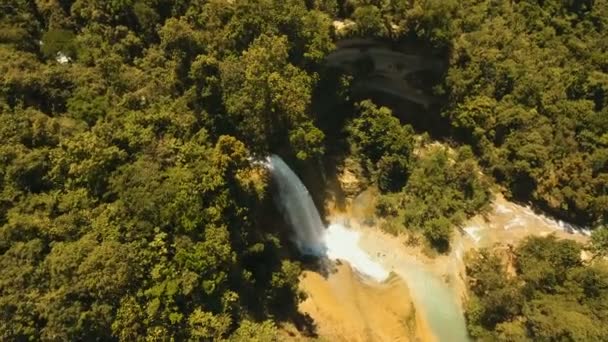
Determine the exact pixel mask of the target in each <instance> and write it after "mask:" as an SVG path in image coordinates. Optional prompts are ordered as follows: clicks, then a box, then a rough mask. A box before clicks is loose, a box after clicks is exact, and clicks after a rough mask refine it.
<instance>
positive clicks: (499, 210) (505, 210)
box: [495, 204, 513, 214]
mask: <svg viewBox="0 0 608 342" xmlns="http://www.w3.org/2000/svg"><path fill="white" fill-rule="evenodd" d="M495 210H496V212H497V213H498V214H509V213H512V212H513V210H511V209H509V208H508V207H507V206H505V205H502V204H496V209H495Z"/></svg>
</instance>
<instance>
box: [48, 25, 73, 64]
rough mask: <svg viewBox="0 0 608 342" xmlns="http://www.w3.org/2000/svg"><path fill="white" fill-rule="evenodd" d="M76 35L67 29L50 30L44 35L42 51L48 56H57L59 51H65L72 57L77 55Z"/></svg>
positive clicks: (65, 53)
mask: <svg viewBox="0 0 608 342" xmlns="http://www.w3.org/2000/svg"><path fill="white" fill-rule="evenodd" d="M75 38H76V35H75V34H74V33H72V32H70V31H66V30H50V31H47V32H45V33H44V34H43V35H42V40H41V42H42V43H41V44H42V47H41V51H42V53H43V54H44V55H45V56H46V57H47V58H55V57H56V56H57V54H58V53H63V54H64V55H65V56H68V57H70V58H75V57H76V52H77V47H76V45H75V42H74V40H75Z"/></svg>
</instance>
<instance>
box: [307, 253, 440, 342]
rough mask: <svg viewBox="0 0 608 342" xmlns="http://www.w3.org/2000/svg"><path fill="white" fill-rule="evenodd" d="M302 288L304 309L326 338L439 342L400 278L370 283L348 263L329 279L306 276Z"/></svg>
mask: <svg viewBox="0 0 608 342" xmlns="http://www.w3.org/2000/svg"><path fill="white" fill-rule="evenodd" d="M300 285H301V288H302V289H303V290H304V291H305V292H306V293H307V295H308V298H307V299H306V300H305V301H304V302H302V303H301V305H300V310H301V311H302V312H303V313H306V314H309V315H310V316H311V317H313V318H314V320H315V322H316V324H317V333H318V334H319V336H321V337H322V338H323V339H324V340H327V341H345V342H346V341H348V342H367V341H379V342H380V341H394V342H398V341H434V338H433V336H432V334H431V333H430V330H429V328H428V327H427V326H426V323H425V322H424V321H423V320H422V318H421V315H420V313H419V312H417V310H416V309H415V307H414V304H413V303H412V299H411V297H410V293H409V290H408V288H407V286H406V285H405V283H404V282H403V281H402V280H401V279H400V278H398V277H392V278H390V279H389V280H388V281H387V282H385V283H382V284H377V283H371V282H369V281H367V280H366V279H362V278H361V277H360V276H359V275H358V274H357V273H356V272H353V270H352V269H351V268H350V267H349V266H348V264H345V263H343V264H341V265H338V266H337V267H336V271H335V273H332V274H330V275H329V276H328V277H327V278H325V277H323V276H322V275H321V274H319V273H316V272H310V271H306V272H304V274H303V275H302V278H301V282H300Z"/></svg>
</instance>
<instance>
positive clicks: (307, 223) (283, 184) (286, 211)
mask: <svg viewBox="0 0 608 342" xmlns="http://www.w3.org/2000/svg"><path fill="white" fill-rule="evenodd" d="M266 165H267V166H268V168H269V169H270V173H271V174H272V178H273V180H274V182H275V183H276V186H277V194H276V196H275V197H274V200H275V203H276V205H277V207H278V208H279V210H280V211H281V213H282V214H283V216H284V217H285V220H286V221H287V223H288V224H289V225H290V226H291V228H292V229H293V231H294V235H293V241H294V242H295V244H296V246H297V247H298V249H299V250H300V252H301V253H302V254H308V255H314V256H318V257H326V258H328V259H331V260H338V259H341V260H344V261H347V262H348V263H349V264H350V265H351V266H352V267H353V268H354V269H355V270H357V271H358V272H359V273H361V274H363V275H366V276H368V277H370V278H373V279H375V280H377V281H383V280H385V279H386V278H388V276H389V272H388V271H387V270H385V269H384V268H383V267H382V266H381V265H380V264H378V263H377V262H375V261H374V260H373V259H372V258H371V257H370V256H369V255H368V254H367V253H366V252H365V251H364V250H363V249H361V247H360V246H359V233H358V232H356V231H354V230H351V229H349V227H348V225H347V224H346V223H339V222H334V223H332V224H331V225H330V226H329V227H328V228H327V229H325V227H324V226H323V222H322V221H321V217H320V216H319V212H318V211H317V208H316V207H315V204H314V203H313V201H312V198H311V197H310V194H309V193H308V190H307V189H306V187H305V186H304V184H302V182H301V181H300V179H299V178H298V176H296V174H295V173H294V172H293V171H292V170H291V169H290V168H289V166H287V164H285V162H284V161H283V160H282V159H281V158H280V157H278V156H276V155H271V156H270V157H268V158H267V164H266Z"/></svg>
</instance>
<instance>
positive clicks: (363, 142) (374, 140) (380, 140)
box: [346, 101, 414, 191]
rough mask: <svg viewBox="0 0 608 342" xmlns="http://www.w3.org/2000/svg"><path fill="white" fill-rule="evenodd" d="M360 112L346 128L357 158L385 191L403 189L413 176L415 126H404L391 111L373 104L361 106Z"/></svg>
mask: <svg viewBox="0 0 608 342" xmlns="http://www.w3.org/2000/svg"><path fill="white" fill-rule="evenodd" d="M357 109H358V112H359V113H360V115H359V116H358V117H356V118H355V119H353V120H352V122H351V123H350V124H348V125H347V127H346V130H347V132H348V134H349V136H348V140H349V143H350V146H351V149H352V154H353V156H355V157H356V158H357V159H358V160H359V161H360V163H361V164H362V166H363V167H364V169H365V171H366V173H367V176H368V177H371V178H374V179H377V180H378V185H379V187H380V188H381V189H382V190H385V191H390V190H392V191H398V190H400V189H401V187H403V185H404V184H405V181H406V180H407V176H408V174H409V159H410V156H411V153H412V150H413V134H414V132H413V129H412V127H411V126H407V125H406V126H402V125H401V123H400V122H399V119H397V118H396V117H394V116H393V114H392V112H391V110H390V109H388V108H386V107H380V108H378V107H376V106H375V105H374V104H373V103H372V102H371V101H363V102H361V103H359V104H358V107H357Z"/></svg>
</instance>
